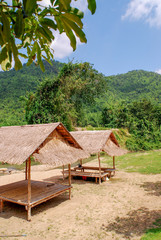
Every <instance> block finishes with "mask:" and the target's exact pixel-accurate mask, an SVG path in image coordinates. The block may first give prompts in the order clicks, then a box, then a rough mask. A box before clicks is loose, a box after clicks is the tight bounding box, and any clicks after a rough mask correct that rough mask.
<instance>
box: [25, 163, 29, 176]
mask: <svg viewBox="0 0 161 240" xmlns="http://www.w3.org/2000/svg"><path fill="white" fill-rule="evenodd" d="M27 164H28V161H27V160H26V169H25V179H26V180H27V179H28V176H27V175H28V172H27V171H28V169H27Z"/></svg>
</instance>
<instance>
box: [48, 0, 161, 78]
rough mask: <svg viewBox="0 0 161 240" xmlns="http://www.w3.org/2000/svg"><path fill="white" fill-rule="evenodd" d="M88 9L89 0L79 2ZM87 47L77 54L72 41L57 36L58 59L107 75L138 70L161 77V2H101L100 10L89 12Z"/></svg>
mask: <svg viewBox="0 0 161 240" xmlns="http://www.w3.org/2000/svg"><path fill="white" fill-rule="evenodd" d="M78 3H79V7H82V8H83V9H86V4H85V3H86V0H78ZM84 31H85V33H86V36H87V44H80V43H78V46H77V49H76V51H75V52H74V53H73V52H72V49H71V47H70V44H69V41H68V39H67V38H66V37H65V36H64V35H62V36H59V35H57V37H56V41H55V43H53V45H52V46H53V48H54V49H55V59H56V60H59V61H62V62H67V61H68V60H74V62H76V61H78V62H84V61H87V62H90V63H91V64H93V65H94V68H96V69H97V70H98V71H99V72H102V73H104V74H105V75H113V74H119V73H125V72H128V71H131V70H135V69H143V70H147V71H154V72H155V71H157V72H160V73H161V1H160V0H115V1H114V0H97V10H96V13H95V14H94V15H91V13H90V11H89V10H86V14H85V19H84Z"/></svg>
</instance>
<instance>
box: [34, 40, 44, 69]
mask: <svg viewBox="0 0 161 240" xmlns="http://www.w3.org/2000/svg"><path fill="white" fill-rule="evenodd" d="M36 49H37V61H38V64H39V65H40V68H41V70H42V71H43V72H44V71H45V68H44V64H43V62H42V59H41V48H40V46H39V44H38V43H36Z"/></svg>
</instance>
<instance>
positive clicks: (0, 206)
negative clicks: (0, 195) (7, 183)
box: [0, 199, 3, 213]
mask: <svg viewBox="0 0 161 240" xmlns="http://www.w3.org/2000/svg"><path fill="white" fill-rule="evenodd" d="M2 211H3V200H2V199H0V213H1V212H2Z"/></svg>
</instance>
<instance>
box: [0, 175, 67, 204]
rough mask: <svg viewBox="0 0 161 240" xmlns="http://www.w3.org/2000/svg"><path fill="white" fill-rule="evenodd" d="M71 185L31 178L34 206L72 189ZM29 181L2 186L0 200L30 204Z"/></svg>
mask: <svg viewBox="0 0 161 240" xmlns="http://www.w3.org/2000/svg"><path fill="white" fill-rule="evenodd" d="M70 189H71V186H69V185H62V184H57V183H52V182H41V181H34V180H31V202H30V207H34V206H36V205H38V204H40V203H42V202H45V201H47V200H49V199H51V198H53V197H56V196H58V195H59V194H62V193H63V192H65V191H67V190H70ZM27 190H28V181H27V180H23V181H19V182H15V183H11V184H7V185H4V186H1V187H0V200H3V201H8V202H13V203H17V204H20V205H24V206H28V191H27Z"/></svg>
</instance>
